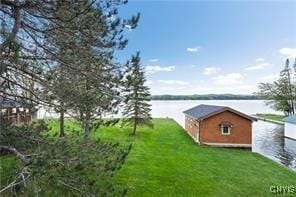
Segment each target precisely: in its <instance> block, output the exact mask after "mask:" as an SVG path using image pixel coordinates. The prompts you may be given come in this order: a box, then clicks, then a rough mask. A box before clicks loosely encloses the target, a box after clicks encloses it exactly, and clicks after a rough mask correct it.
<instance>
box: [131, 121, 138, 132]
mask: <svg viewBox="0 0 296 197" xmlns="http://www.w3.org/2000/svg"><path fill="white" fill-rule="evenodd" d="M136 130H137V121H136V118H135V121H134V128H133V133H132V134H133V135H136Z"/></svg>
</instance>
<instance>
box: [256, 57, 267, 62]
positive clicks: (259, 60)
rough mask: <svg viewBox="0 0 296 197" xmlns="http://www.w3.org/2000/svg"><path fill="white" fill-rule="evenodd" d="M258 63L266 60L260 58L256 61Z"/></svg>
mask: <svg viewBox="0 0 296 197" xmlns="http://www.w3.org/2000/svg"><path fill="white" fill-rule="evenodd" d="M256 61H257V62H264V61H265V59H264V58H262V57H258V58H257V59H256Z"/></svg>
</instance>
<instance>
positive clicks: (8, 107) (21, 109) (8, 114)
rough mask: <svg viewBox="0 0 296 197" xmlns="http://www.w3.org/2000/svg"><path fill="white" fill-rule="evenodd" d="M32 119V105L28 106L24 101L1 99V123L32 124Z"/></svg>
mask: <svg viewBox="0 0 296 197" xmlns="http://www.w3.org/2000/svg"><path fill="white" fill-rule="evenodd" d="M32 118H33V107H32V105H29V104H26V103H25V102H23V101H17V100H14V99H10V98H5V97H0V122H1V121H2V120H6V121H9V122H12V123H16V124H19V123H27V124H30V123H31V122H32Z"/></svg>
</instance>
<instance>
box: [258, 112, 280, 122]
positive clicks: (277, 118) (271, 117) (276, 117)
mask: <svg viewBox="0 0 296 197" xmlns="http://www.w3.org/2000/svg"><path fill="white" fill-rule="evenodd" d="M256 115H257V116H258V117H260V118H265V119H267V120H275V121H279V122H283V119H284V118H285V116H283V115H277V114H256Z"/></svg>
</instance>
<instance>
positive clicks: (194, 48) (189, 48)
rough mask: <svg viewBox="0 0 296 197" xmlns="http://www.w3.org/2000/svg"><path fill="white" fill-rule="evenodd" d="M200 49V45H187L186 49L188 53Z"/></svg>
mask: <svg viewBox="0 0 296 197" xmlns="http://www.w3.org/2000/svg"><path fill="white" fill-rule="evenodd" d="M200 49H201V47H200V46H197V47H188V48H187V49H186V50H187V51H188V52H190V53H196V52H198V51H199V50H200Z"/></svg>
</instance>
